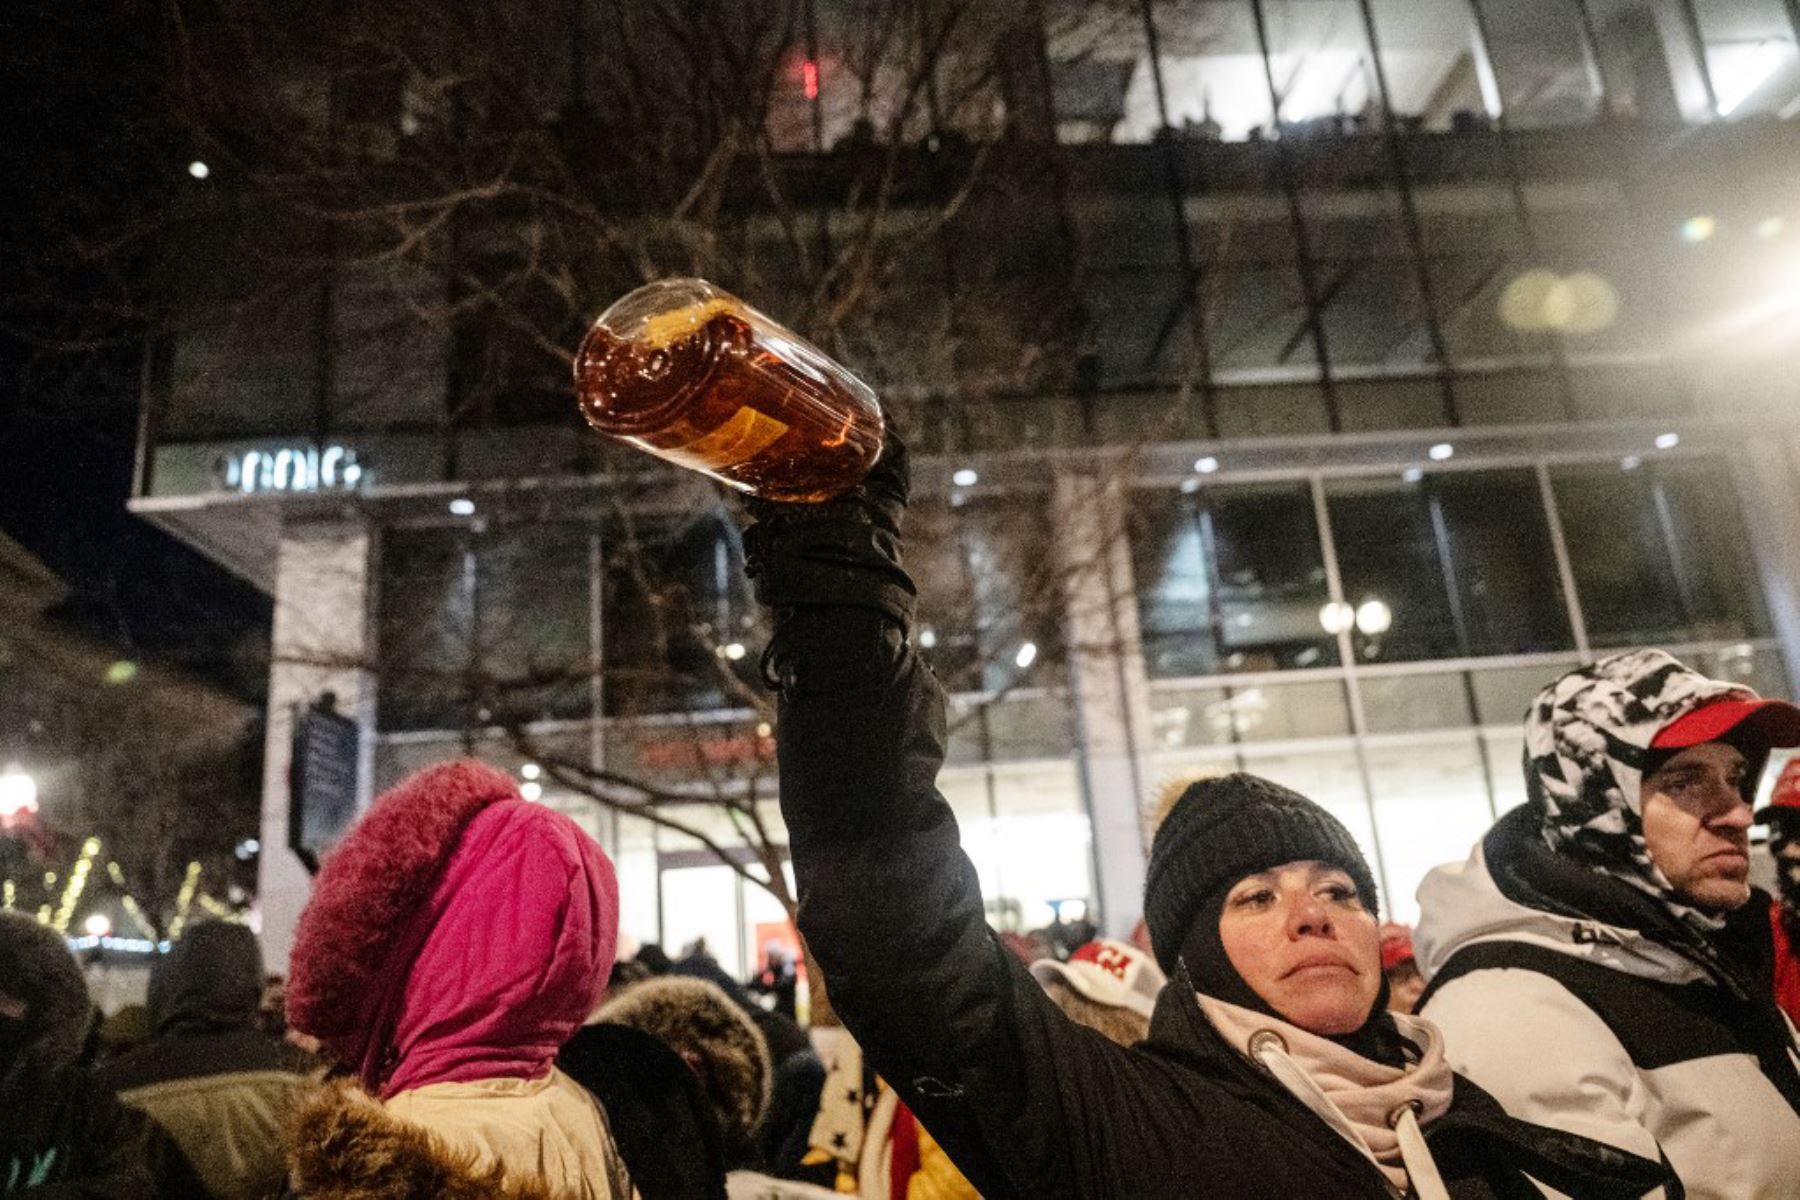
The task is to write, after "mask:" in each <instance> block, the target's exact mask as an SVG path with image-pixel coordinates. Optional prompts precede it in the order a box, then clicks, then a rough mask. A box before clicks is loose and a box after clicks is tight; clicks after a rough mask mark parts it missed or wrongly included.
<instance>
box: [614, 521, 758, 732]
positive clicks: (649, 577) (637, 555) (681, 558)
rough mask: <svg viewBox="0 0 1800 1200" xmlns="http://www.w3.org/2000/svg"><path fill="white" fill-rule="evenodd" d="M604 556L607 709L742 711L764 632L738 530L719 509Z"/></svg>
mask: <svg viewBox="0 0 1800 1200" xmlns="http://www.w3.org/2000/svg"><path fill="white" fill-rule="evenodd" d="M603 550H604V552H605V588H606V590H605V595H604V597H603V606H604V607H603V618H602V619H603V621H604V624H605V636H604V638H603V647H604V653H605V664H606V670H605V676H604V679H605V691H606V697H605V705H606V711H607V713H609V714H611V715H618V716H631V715H636V714H644V713H666V712H685V711H693V710H697V709H707V708H726V707H742V706H743V705H744V704H745V703H746V697H747V695H748V689H750V688H751V687H752V686H754V685H753V680H754V679H755V671H756V663H757V660H758V657H759V655H760V653H761V649H762V644H763V636H762V627H761V625H760V623H759V618H760V612H759V610H758V609H757V608H756V606H755V604H754V602H753V601H752V599H751V595H750V587H749V584H748V582H747V581H746V580H745V578H744V572H743V550H742V546H741V544H740V542H739V538H738V534H737V529H736V526H735V525H734V524H733V523H732V522H731V521H730V520H728V519H726V518H725V517H723V516H722V515H720V514H717V513H712V514H708V515H706V516H703V517H700V518H698V519H696V520H693V521H689V522H686V523H683V524H678V525H675V526H669V527H661V528H653V527H649V528H647V527H640V528H637V529H635V530H633V531H632V532H631V534H629V535H627V534H624V533H621V534H619V535H617V536H613V537H610V538H607V539H605V540H604V541H603Z"/></svg>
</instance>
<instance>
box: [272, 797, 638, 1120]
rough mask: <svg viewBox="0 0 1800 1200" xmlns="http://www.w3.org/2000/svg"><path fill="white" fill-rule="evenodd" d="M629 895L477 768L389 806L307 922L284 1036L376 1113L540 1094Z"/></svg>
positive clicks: (567, 837) (555, 819) (324, 880)
mask: <svg viewBox="0 0 1800 1200" xmlns="http://www.w3.org/2000/svg"><path fill="white" fill-rule="evenodd" d="M618 913H619V901H618V884H617V881H616V879H615V877H614V874H613V867H612V862H611V860H609V859H608V858H607V857H606V854H605V852H604V851H602V850H601V849H600V846H599V844H598V843H596V842H595V841H594V840H593V838H591V837H589V836H588V835H587V834H586V833H585V832H583V831H582V829H581V828H580V827H579V826H578V825H576V824H575V823H574V822H573V821H571V820H570V819H569V818H568V817H566V816H564V815H563V814H561V813H558V812H554V811H552V810H551V809H548V808H545V807H543V806H542V805H538V804H531V803H528V802H527V801H526V800H525V799H524V798H523V797H521V796H520V794H519V790H518V788H517V787H516V786H515V785H514V783H513V781H512V779H511V777H510V776H508V775H506V774H504V773H503V772H500V771H497V770H495V769H493V768H492V767H489V766H486V765H484V764H482V763H479V762H472V761H464V762H452V763H445V764H443V765H441V766H436V767H430V768H427V769H426V770H424V771H421V772H419V773H418V774H416V775H414V776H412V777H411V778H410V779H408V780H406V781H405V782H403V783H401V784H400V785H399V786H397V787H395V788H393V789H392V790H390V791H388V792H386V793H385V794H383V795H382V796H381V797H379V798H378V799H377V800H376V801H375V803H374V805H373V806H372V807H371V808H370V809H369V811H368V812H367V813H366V814H364V816H363V817H362V819H361V820H360V821H358V822H357V824H356V826H355V827H354V828H352V829H351V830H350V832H349V834H348V835H347V836H346V837H345V838H344V840H343V842H342V843H341V844H340V845H339V846H338V848H337V849H336V850H335V851H333V852H332V853H331V855H330V856H329V857H327V858H326V860H325V863H324V866H323V868H322V869H321V870H320V872H319V878H318V883H317V886H316V887H315V889H314V891H313V896H312V900H311V902H310V903H309V904H308V905H307V907H306V909H305V911H304V912H302V913H301V915H300V923H299V928H298V929H297V930H296V932H295V936H294V950H293V958H292V960H291V965H290V972H289V976H288V985H287V1012H288V1022H289V1024H290V1025H292V1026H293V1027H294V1028H295V1029H298V1030H300V1031H301V1032H302V1033H307V1034H311V1035H312V1036H314V1037H316V1038H318V1039H319V1040H320V1041H321V1042H323V1043H324V1044H325V1046H326V1047H327V1048H328V1049H329V1050H330V1051H331V1052H332V1054H333V1055H335V1056H336V1057H337V1058H338V1060H339V1061H341V1062H342V1063H344V1064H345V1065H346V1066H348V1067H350V1068H352V1069H353V1070H355V1071H356V1072H357V1074H358V1075H359V1077H360V1078H361V1080H362V1083H363V1086H364V1087H365V1088H367V1089H368V1090H369V1091H371V1092H374V1093H376V1094H377V1095H379V1096H381V1097H382V1098H384V1099H385V1098H387V1097H390V1096H392V1095H394V1094H396V1093H398V1092H400V1091H404V1090H407V1089H412V1088H419V1087H424V1086H427V1085H429V1084H432V1083H443V1082H456V1081H464V1080H470V1079H486V1078H495V1077H510V1078H521V1079H531V1078H537V1077H540V1076H542V1075H543V1074H544V1072H545V1071H546V1070H548V1069H549V1066H550V1064H551V1062H552V1061H553V1060H554V1059H555V1056H556V1050H557V1047H559V1046H561V1045H562V1043H563V1042H564V1041H566V1040H568V1038H569V1036H570V1035H571V1034H573V1033H574V1032H575V1030H576V1029H578V1028H580V1026H581V1023H582V1021H583V1019H584V1018H585V1017H586V1016H587V1014H588V1013H589V1012H590V1011H591V1010H592V1009H593V1006H594V1004H595V1003H596V1001H597V1000H598V999H599V996H600V994H601V992H602V990H603V989H604V988H605V986H606V979H607V975H608V973H609V972H610V971H611V969H612V959H613V949H614V944H615V940H616V937H617V933H618Z"/></svg>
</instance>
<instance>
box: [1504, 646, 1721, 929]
mask: <svg viewBox="0 0 1800 1200" xmlns="http://www.w3.org/2000/svg"><path fill="white" fill-rule="evenodd" d="M1756 698H1757V696H1756V693H1755V692H1753V691H1751V690H1750V689H1749V688H1746V687H1744V686H1742V685H1741V684H1736V683H1727V682H1724V681H1721V680H1717V679H1708V678H1707V677H1706V676H1704V675H1702V674H1700V673H1699V672H1698V671H1694V670H1691V669H1689V668H1687V667H1685V666H1683V665H1682V664H1681V663H1679V662H1677V661H1675V659H1673V658H1671V657H1670V656H1669V655H1667V654H1664V653H1663V652H1662V651H1661V650H1633V651H1630V652H1629V653H1626V654H1615V655H1613V656H1612V657H1610V658H1603V659H1601V660H1600V661H1599V662H1596V663H1594V664H1592V665H1591V666H1587V667H1584V668H1582V669H1581V670H1579V671H1572V672H1570V673H1569V674H1567V675H1564V676H1563V677H1562V678H1561V679H1558V680H1557V681H1556V682H1555V683H1553V684H1551V685H1550V686H1549V687H1547V688H1545V689H1544V690H1543V691H1542V692H1539V693H1538V695H1537V699H1535V700H1534V701H1533V702H1532V705H1531V710H1530V711H1529V712H1528V713H1527V714H1526V717H1525V786H1526V788H1527V790H1528V791H1529V792H1530V794H1531V798H1532V800H1534V801H1535V802H1537V803H1538V804H1539V805H1540V806H1541V807H1542V809H1543V814H1544V818H1543V836H1544V841H1545V842H1546V843H1548V845H1549V846H1550V848H1551V849H1552V850H1555V851H1556V852H1557V853H1559V854H1564V855H1567V856H1569V857H1570V858H1573V859H1575V860H1577V861H1579V862H1581V863H1583V864H1584V865H1586V866H1588V867H1589V868H1591V869H1593V870H1596V871H1599V872H1602V873H1603V874H1607V875H1611V876H1613V877H1615V878H1617V879H1620V880H1622V881H1624V882H1625V883H1627V884H1630V885H1631V886H1632V887H1634V888H1637V889H1638V890H1639V891H1642V892H1646V893H1648V894H1649V895H1651V896H1654V897H1656V899H1657V900H1659V901H1661V902H1662V904H1663V905H1664V906H1665V907H1666V908H1667V909H1668V910H1669V912H1670V913H1671V914H1672V915H1673V916H1675V917H1676V918H1677V919H1678V920H1680V921H1682V922H1683V923H1685V924H1687V925H1689V926H1691V927H1693V928H1695V929H1697V930H1701V931H1712V930H1716V929H1718V928H1719V927H1720V925H1721V924H1722V922H1721V920H1720V919H1719V918H1717V917H1714V916H1711V915H1709V914H1707V913H1703V912H1701V911H1700V910H1699V909H1697V908H1694V907H1693V906H1692V905H1689V904H1686V903H1684V902H1683V901H1682V900H1681V899H1680V898H1679V896H1677V894H1676V892H1675V889H1674V887H1673V886H1672V885H1671V884H1670V883H1669V880H1668V877H1667V876H1665V875H1664V874H1663V872H1662V870H1661V868H1659V867H1657V866H1656V864H1655V863H1653V862H1651V861H1650V851H1649V849H1648V847H1646V846H1645V844H1644V831H1643V819H1642V813H1641V809H1640V807H1639V806H1640V803H1641V798H1640V796H1639V791H1640V789H1641V787H1642V784H1643V779H1644V772H1645V769H1646V767H1647V766H1648V765H1649V764H1650V763H1651V761H1652V757H1653V751H1652V750H1651V748H1650V743H1651V741H1652V740H1653V739H1654V738H1655V737H1656V735H1657V734H1658V733H1659V732H1660V731H1661V730H1662V729H1663V727H1664V726H1666V725H1668V724H1670V723H1671V722H1672V721H1675V720H1676V719H1677V718H1679V717H1683V716H1686V715H1687V714H1688V713H1690V712H1693V711H1694V710H1695V709H1697V708H1702V707H1704V706H1705V705H1708V704H1711V703H1713V702H1714V701H1717V700H1754V699H1756Z"/></svg>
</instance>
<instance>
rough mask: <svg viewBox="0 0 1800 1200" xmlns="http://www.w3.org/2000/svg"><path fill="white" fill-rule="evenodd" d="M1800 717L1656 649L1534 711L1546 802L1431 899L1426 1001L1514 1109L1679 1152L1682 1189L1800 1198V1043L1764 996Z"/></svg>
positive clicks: (1422, 935)
mask: <svg viewBox="0 0 1800 1200" xmlns="http://www.w3.org/2000/svg"><path fill="white" fill-rule="evenodd" d="M1794 745H1800V708H1795V707H1794V706H1793V705H1791V704H1786V703H1783V702H1780V701H1772V700H1762V699H1759V698H1758V697H1757V695H1756V693H1755V692H1752V691H1750V690H1749V689H1747V688H1744V687H1742V686H1740V685H1738V684H1735V683H1730V682H1724V681H1720V680H1713V679H1708V678H1706V677H1705V676H1703V675H1701V674H1699V673H1698V672H1696V671H1692V670H1689V669H1688V668H1687V667H1685V666H1683V665H1682V664H1681V663H1679V662H1676V661H1675V660H1674V659H1673V658H1670V657H1669V656H1668V655H1667V654H1664V653H1662V652H1661V651H1656V650H1642V651H1633V652H1630V653H1626V654H1618V655H1614V656H1612V657H1610V658H1605V659H1602V660H1601V661H1599V662H1597V663H1594V664H1592V665H1591V666H1587V667H1584V668H1581V669H1580V670H1577V671H1573V672H1570V673H1569V674H1567V675H1565V676H1563V677H1562V678H1561V679H1559V680H1557V681H1556V682H1555V683H1553V684H1551V685H1550V686H1549V687H1547V688H1545V689H1544V691H1542V692H1541V693H1539V695H1538V697H1537V699H1536V700H1535V701H1534V702H1533V704H1532V707H1531V709H1530V711H1529V712H1528V713H1527V714H1526V720H1525V779H1526V787H1527V790H1528V792H1529V794H1530V801H1529V802H1528V803H1526V804H1524V805H1521V806H1520V807H1519V808H1516V809H1514V810H1513V811H1512V812H1510V813H1508V814H1506V815H1505V816H1503V817H1502V818H1501V819H1500V820H1499V821H1498V822H1497V823H1496V824H1495V826H1494V828H1493V829H1492V830H1490V831H1489V832H1488V834H1487V835H1486V836H1485V837H1484V838H1483V839H1482V840H1481V842H1480V843H1479V844H1478V845H1477V846H1476V847H1475V850H1474V853H1473V854H1472V855H1471V856H1470V858H1469V860H1468V862H1466V863H1463V864H1458V865H1456V866H1451V867H1440V868H1438V869H1437V870H1435V871H1433V872H1432V873H1431V874H1430V875H1429V876H1427V878H1426V880H1425V883H1424V884H1423V885H1422V886H1421V887H1420V889H1419V902H1420V905H1421V907H1422V909H1423V916H1422V918H1421V919H1420V922H1419V927H1418V930H1417V932H1416V934H1415V944H1416V946H1417V949H1418V955H1419V964H1420V966H1421V967H1423V968H1424V971H1425V975H1426V978H1427V979H1428V980H1429V981H1430V986H1429V987H1428V988H1427V989H1426V991H1425V996H1424V999H1423V1001H1422V1006H1421V1009H1420V1011H1421V1012H1422V1013H1423V1014H1424V1015H1425V1016H1426V1017H1427V1018H1429V1019H1431V1020H1432V1021H1435V1022H1436V1023H1437V1024H1438V1025H1439V1027H1441V1028H1442V1029H1443V1031H1444V1035H1445V1038H1446V1040H1447V1042H1448V1046H1449V1057H1450V1061H1451V1063H1452V1064H1453V1065H1454V1066H1455V1067H1456V1069H1457V1070H1458V1071H1460V1072H1462V1073H1463V1074H1464V1075H1466V1076H1468V1077H1469V1078H1470V1079H1472V1080H1473V1081H1474V1082H1475V1083H1476V1084H1478V1085H1479V1086H1480V1087H1482V1088H1484V1089H1485V1090H1487V1091H1488V1092H1490V1093H1492V1094H1493V1095H1494V1097H1495V1098H1496V1099H1498V1100H1499V1101H1500V1102H1501V1103H1502V1104H1503V1105H1504V1106H1505V1107H1506V1109H1507V1111H1508V1112H1510V1113H1512V1114H1513V1115H1515V1116H1519V1117H1523V1118H1525V1119H1527V1120H1531V1121H1535V1122H1538V1123H1540V1124H1544V1125H1553V1126H1558V1127H1560V1128H1563V1129H1565V1130H1568V1131H1569V1132H1571V1133H1578V1134H1582V1135H1585V1136H1588V1137H1595V1138H1599V1139H1601V1140H1603V1141H1607V1142H1611V1143H1612V1144H1614V1145H1616V1146H1619V1147H1621V1148H1623V1149H1626V1150H1630V1151H1632V1152H1633V1153H1636V1154H1640V1155H1644V1156H1646V1157H1649V1158H1656V1157H1658V1156H1659V1155H1660V1156H1662V1157H1664V1158H1666V1159H1667V1161H1668V1162H1669V1163H1670V1164H1671V1165H1672V1166H1673V1167H1674V1168H1675V1171H1676V1173H1677V1174H1678V1175H1679V1176H1680V1178H1681V1181H1682V1183H1683V1184H1684V1185H1685V1186H1686V1188H1687V1195H1688V1196H1689V1197H1702V1196H1716V1197H1741V1196H1777V1195H1783V1196H1785V1195H1793V1194H1795V1189H1796V1187H1800V1183H1797V1182H1796V1181H1800V1047H1797V1046H1796V1044H1795V1040H1794V1031H1793V1027H1792V1026H1791V1025H1790V1024H1789V1023H1788V1022H1787V1020H1786V1019H1785V1018H1784V1017H1783V1016H1782V1014H1781V1011H1780V1010H1779V1009H1778V1008H1777V1007H1776V1005H1775V1003H1774V1000H1773V998H1772V997H1771V995H1770V992H1769V987H1768V981H1767V977H1766V974H1765V970H1766V964H1767V963H1768V962H1769V960H1770V955H1771V948H1770V946H1769V942H1768V938H1769V923H1768V921H1767V919H1766V918H1765V917H1764V912H1765V911H1766V910H1765V908H1764V903H1766V899H1760V897H1761V893H1758V892H1756V891H1755V890H1754V889H1753V888H1752V887H1751V886H1750V857H1749V851H1750V826H1751V823H1752V818H1751V802H1752V798H1753V797H1754V796H1755V794H1756V789H1757V783H1758V780H1759V778H1760V777H1761V774H1762V771H1763V768H1764V767H1765V766H1766V765H1767V764H1768V760H1769V754H1770V751H1771V750H1772V749H1773V748H1776V747H1788V746H1794Z"/></svg>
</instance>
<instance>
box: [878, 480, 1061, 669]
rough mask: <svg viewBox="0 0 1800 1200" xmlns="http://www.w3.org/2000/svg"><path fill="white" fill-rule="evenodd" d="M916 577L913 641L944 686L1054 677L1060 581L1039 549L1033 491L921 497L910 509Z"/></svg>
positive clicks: (1045, 518)
mask: <svg viewBox="0 0 1800 1200" xmlns="http://www.w3.org/2000/svg"><path fill="white" fill-rule="evenodd" d="M907 528H908V547H907V554H908V564H907V565H908V568H909V569H910V571H911V573H912V576H913V578H914V579H915V580H917V581H918V584H919V629H918V633H917V635H916V636H917V640H918V644H919V647H920V649H921V650H923V651H924V653H925V657H926V659H927V661H929V662H930V663H931V664H932V667H933V669H934V670H936V671H937V673H938V677H939V678H940V679H942V680H943V681H944V685H945V687H947V688H948V689H950V690H951V691H988V692H997V691H1001V690H1003V689H1006V688H1009V687H1012V686H1014V685H1016V684H1018V683H1021V682H1026V681H1029V680H1032V679H1037V678H1042V679H1051V678H1054V675H1055V671H1056V668H1057V667H1058V666H1059V665H1060V664H1061V663H1062V661H1063V659H1062V634H1061V629H1062V603H1063V601H1062V583H1063V578H1062V575H1061V572H1060V571H1059V568H1058V565H1057V561H1056V556H1055V555H1054V554H1050V553H1046V552H1045V548H1046V547H1048V546H1051V545H1053V544H1054V539H1053V538H1052V537H1051V535H1050V529H1049V513H1048V505H1047V504H1046V503H1045V502H1044V498H1043V497H1042V496H1039V495H1023V494H986V495H983V494H976V493H968V492H963V493H958V494H956V495H954V496H952V497H951V498H950V501H949V502H948V503H946V502H944V501H942V500H937V499H934V498H925V497H921V498H920V501H918V502H915V503H914V505H913V507H912V509H911V510H910V512H909V513H908V526H907Z"/></svg>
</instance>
